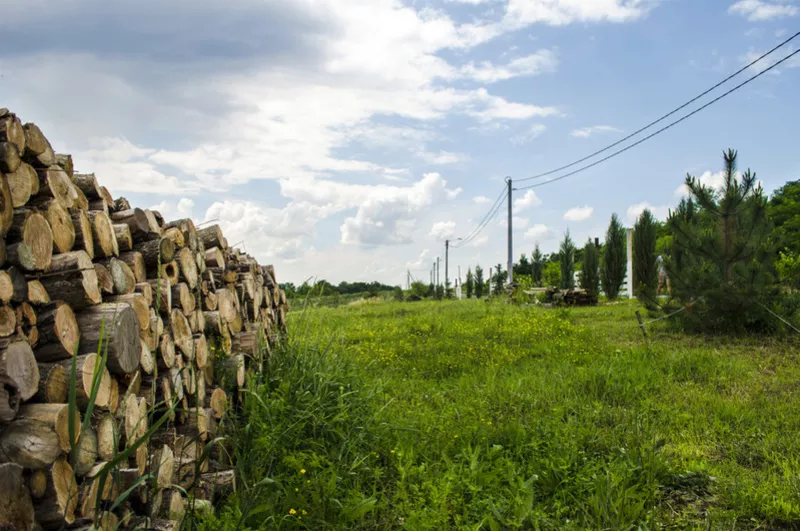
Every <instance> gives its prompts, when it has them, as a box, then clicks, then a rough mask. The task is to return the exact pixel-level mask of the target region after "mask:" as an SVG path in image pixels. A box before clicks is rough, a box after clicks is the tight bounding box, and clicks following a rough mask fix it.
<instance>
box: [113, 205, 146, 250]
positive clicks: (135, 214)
mask: <svg viewBox="0 0 800 531" xmlns="http://www.w3.org/2000/svg"><path fill="white" fill-rule="evenodd" d="M111 219H112V220H114V222H115V223H124V224H126V225H127V226H128V228H130V230H131V236H132V237H133V241H134V242H139V241H143V240H147V239H149V235H150V234H151V232H150V222H149V221H148V219H147V215H146V214H145V213H144V210H142V209H141V208H131V209H127V210H120V211H116V212H114V213H112V214H111Z"/></svg>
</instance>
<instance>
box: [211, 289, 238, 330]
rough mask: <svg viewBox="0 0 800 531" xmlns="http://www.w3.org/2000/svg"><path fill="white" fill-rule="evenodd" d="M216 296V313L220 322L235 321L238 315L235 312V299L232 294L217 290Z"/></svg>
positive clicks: (227, 291)
mask: <svg viewBox="0 0 800 531" xmlns="http://www.w3.org/2000/svg"><path fill="white" fill-rule="evenodd" d="M216 294H217V311H218V312H219V316H220V317H221V318H222V321H223V322H225V323H231V322H233V321H234V319H236V315H237V314H238V312H237V310H236V298H235V296H234V295H233V293H232V292H231V291H230V290H228V289H225V288H223V289H218V290H217V291H216Z"/></svg>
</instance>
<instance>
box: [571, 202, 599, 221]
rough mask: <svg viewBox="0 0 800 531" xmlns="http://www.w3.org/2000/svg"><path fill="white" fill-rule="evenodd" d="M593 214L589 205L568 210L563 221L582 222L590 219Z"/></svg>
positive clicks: (592, 209)
mask: <svg viewBox="0 0 800 531" xmlns="http://www.w3.org/2000/svg"><path fill="white" fill-rule="evenodd" d="M593 213H594V208H593V207H590V206H589V205H586V206H582V207H575V208H570V209H569V210H567V211H566V212H565V213H564V219H566V220H567V221H584V220H587V219H589V218H590V217H592V214H593Z"/></svg>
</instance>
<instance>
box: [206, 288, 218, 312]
mask: <svg viewBox="0 0 800 531" xmlns="http://www.w3.org/2000/svg"><path fill="white" fill-rule="evenodd" d="M218 304H219V302H218V300H217V294H216V293H215V292H213V291H210V292H209V293H208V294H207V295H206V296H205V297H203V308H204V309H206V310H208V311H211V312H213V311H216V309H217V307H218Z"/></svg>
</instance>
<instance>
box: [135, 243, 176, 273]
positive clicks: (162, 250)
mask: <svg viewBox="0 0 800 531" xmlns="http://www.w3.org/2000/svg"><path fill="white" fill-rule="evenodd" d="M133 248H134V250H136V251H138V252H139V253H141V255H142V259H143V260H144V264H145V266H146V267H147V269H148V270H157V269H158V265H159V264H165V263H167V262H170V261H171V260H172V259H173V258H174V256H175V244H174V243H172V240H170V239H168V238H160V239H155V240H148V241H143V242H137V243H134V244H133Z"/></svg>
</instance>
